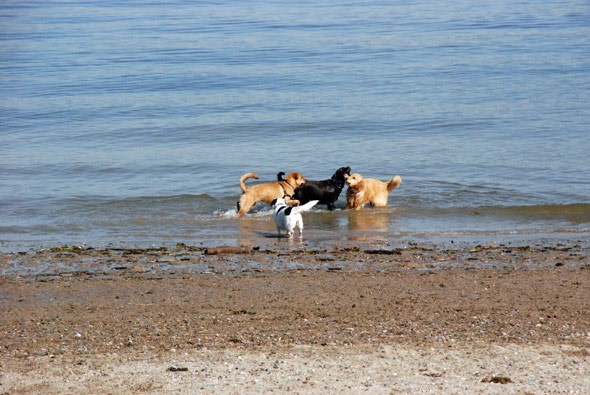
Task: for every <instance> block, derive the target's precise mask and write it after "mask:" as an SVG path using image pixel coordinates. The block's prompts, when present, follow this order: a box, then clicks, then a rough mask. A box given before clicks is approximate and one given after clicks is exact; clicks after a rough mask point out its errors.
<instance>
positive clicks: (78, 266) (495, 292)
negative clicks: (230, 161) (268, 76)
mask: <svg viewBox="0 0 590 395" xmlns="http://www.w3.org/2000/svg"><path fill="white" fill-rule="evenodd" d="M248 251H249V249H248ZM589 251H590V250H589V248H588V247H587V246H585V245H580V243H577V242H575V241H572V242H571V243H568V244H563V245H553V246H548V245H534V246H532V247H530V246H506V245H493V246H469V247H462V248H456V249H447V248H442V247H436V246H428V245H411V246H408V247H407V248H399V249H388V248H383V247H382V246H381V247H376V248H374V247H370V246H369V247H368V246H366V245H347V246H345V247H343V246H338V247H336V246H330V247H325V248H320V249H310V248H306V247H305V246H299V247H297V246H288V247H280V248H278V247H277V248H271V249H256V250H252V251H249V252H247V253H239V252H243V251H229V252H226V253H220V254H217V255H208V254H206V251H205V249H204V248H195V247H190V246H186V245H178V246H177V247H176V248H170V249H165V248H161V249H147V250H139V249H91V248H56V249H50V250H42V251H36V252H28V253H20V254H19V253H14V254H0V270H1V273H2V276H1V277H0V309H1V310H0V311H1V315H0V346H1V349H0V394H74V393H75V394H79V393H93V394H123V393H125V394H144V393H184V394H192V393H203V394H216V393H224V394H225V393H235V394H246V393H251V394H254V393H327V394H328V393H345V394H358V393H378V394H380V393H383V394H398V393H403V394H419V393H450V394H473V393H480V394H551V393H555V394H562V393H574V394H587V393H590V374H589V372H590V258H589ZM222 252H223V251H222Z"/></svg>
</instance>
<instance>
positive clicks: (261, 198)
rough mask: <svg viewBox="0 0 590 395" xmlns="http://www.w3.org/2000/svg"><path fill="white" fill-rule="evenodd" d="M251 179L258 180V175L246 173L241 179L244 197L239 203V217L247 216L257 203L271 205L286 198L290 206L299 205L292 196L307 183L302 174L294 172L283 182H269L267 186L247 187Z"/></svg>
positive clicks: (241, 197)
mask: <svg viewBox="0 0 590 395" xmlns="http://www.w3.org/2000/svg"><path fill="white" fill-rule="evenodd" d="M249 178H256V179H258V175H256V173H246V174H244V175H243V176H242V178H240V188H242V192H243V193H242V196H240V200H239V201H238V215H240V216H242V215H244V214H246V213H247V212H248V211H250V209H251V208H252V206H254V205H255V204H256V202H265V203H268V204H271V203H272V201H273V200H275V199H280V198H283V197H285V195H286V197H285V201H286V203H287V204H289V205H292V206H293V205H297V204H299V200H293V199H291V196H292V195H293V193H294V192H295V188H297V187H298V186H299V185H301V184H305V182H306V181H307V180H306V179H305V178H303V176H302V175H301V173H298V172H293V173H291V174H289V175H288V176H287V178H285V179H284V180H283V181H278V182H269V183H266V184H258V185H253V186H251V187H248V186H246V183H245V182H244V181H246V180H247V179H249Z"/></svg>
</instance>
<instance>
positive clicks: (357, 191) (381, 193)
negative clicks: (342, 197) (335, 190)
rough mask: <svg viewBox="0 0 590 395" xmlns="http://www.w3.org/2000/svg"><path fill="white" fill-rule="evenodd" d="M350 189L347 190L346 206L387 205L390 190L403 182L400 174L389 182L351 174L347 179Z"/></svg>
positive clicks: (353, 207)
mask: <svg viewBox="0 0 590 395" xmlns="http://www.w3.org/2000/svg"><path fill="white" fill-rule="evenodd" d="M346 183H347V184H348V189H347V190H346V207H347V208H349V209H354V210H360V209H362V208H363V207H365V205H366V204H370V205H372V206H373V207H385V206H387V198H388V197H389V192H391V191H393V190H394V189H395V188H397V187H398V186H399V185H400V184H401V183H402V178H401V177H400V176H395V177H393V178H392V179H391V180H389V181H388V182H383V181H381V180H376V179H374V178H363V176H362V175H360V174H358V173H354V174H351V175H350V177H348V178H347V179H346Z"/></svg>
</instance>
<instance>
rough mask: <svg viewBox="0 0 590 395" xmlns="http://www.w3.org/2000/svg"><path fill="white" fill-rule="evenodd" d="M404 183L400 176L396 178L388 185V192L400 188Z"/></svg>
mask: <svg viewBox="0 0 590 395" xmlns="http://www.w3.org/2000/svg"><path fill="white" fill-rule="evenodd" d="M401 183H402V178H401V177H400V176H395V177H393V178H392V179H391V180H389V182H388V183H387V192H391V191H393V190H394V189H395V188H397V187H399V186H400V184H401Z"/></svg>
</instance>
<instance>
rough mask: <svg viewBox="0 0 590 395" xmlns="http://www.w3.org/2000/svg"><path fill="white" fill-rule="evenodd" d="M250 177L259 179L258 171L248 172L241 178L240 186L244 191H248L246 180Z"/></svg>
mask: <svg viewBox="0 0 590 395" xmlns="http://www.w3.org/2000/svg"><path fill="white" fill-rule="evenodd" d="M248 178H256V179H258V175H257V174H256V173H246V174H244V175H243V176H242V178H240V188H242V192H246V191H247V190H248V187H247V186H246V183H245V182H244V181H246V180H247V179H248Z"/></svg>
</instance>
